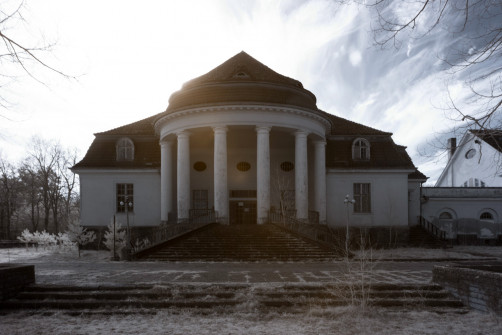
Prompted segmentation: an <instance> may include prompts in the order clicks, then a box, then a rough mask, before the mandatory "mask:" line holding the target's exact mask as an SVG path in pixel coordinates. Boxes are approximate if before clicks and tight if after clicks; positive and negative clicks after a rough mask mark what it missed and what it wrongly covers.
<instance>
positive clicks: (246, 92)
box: [166, 51, 317, 113]
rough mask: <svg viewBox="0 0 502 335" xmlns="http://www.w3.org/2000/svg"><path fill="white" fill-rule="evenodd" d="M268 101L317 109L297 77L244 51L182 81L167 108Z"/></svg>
mask: <svg viewBox="0 0 502 335" xmlns="http://www.w3.org/2000/svg"><path fill="white" fill-rule="evenodd" d="M235 103H251V104H252V103H266V104H267V103H268V104H280V105H289V106H292V107H302V108H308V109H313V110H317V106H316V97H315V95H314V94H312V93H311V92H310V91H308V90H306V89H304V88H303V85H302V83H301V82H299V81H298V80H295V79H292V78H289V77H286V76H283V75H281V74H279V73H277V72H275V71H273V70H272V69H270V68H268V67H267V66H265V65H264V64H262V63H260V62H259V61H257V60H256V59H254V58H253V57H251V56H249V55H248V54H247V53H245V52H244V51H242V52H240V53H238V54H237V55H235V56H234V57H232V58H230V59H229V60H227V61H226V62H224V63H223V64H221V65H220V66H218V67H216V68H214V69H213V70H211V71H210V72H208V73H206V74H204V75H202V76H200V77H197V78H195V79H192V80H190V81H188V82H187V83H185V84H184V85H183V87H182V88H181V90H179V91H177V92H175V93H173V94H172V95H171V97H170V98H169V107H168V108H167V110H166V112H167V113H171V112H174V111H176V110H179V109H185V108H191V107H195V106H199V105H213V104H217V105H220V104H235Z"/></svg>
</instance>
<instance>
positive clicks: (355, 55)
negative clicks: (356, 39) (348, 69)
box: [349, 51, 363, 66]
mask: <svg viewBox="0 0 502 335" xmlns="http://www.w3.org/2000/svg"><path fill="white" fill-rule="evenodd" d="M349 59H350V64H352V66H357V65H359V63H361V60H362V59H363V57H362V56H361V53H360V52H359V51H352V52H351V53H350V55H349Z"/></svg>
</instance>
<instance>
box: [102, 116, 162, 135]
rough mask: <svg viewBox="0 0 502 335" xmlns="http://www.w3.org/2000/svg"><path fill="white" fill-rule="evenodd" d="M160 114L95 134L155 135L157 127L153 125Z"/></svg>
mask: <svg viewBox="0 0 502 335" xmlns="http://www.w3.org/2000/svg"><path fill="white" fill-rule="evenodd" d="M160 114H162V113H160ZM160 114H156V115H153V116H150V117H147V118H146V119H143V120H140V121H136V122H133V123H130V124H126V125H125V126H121V127H118V128H114V129H111V130H107V131H104V132H101V133H96V134H95V135H124V136H132V135H155V129H154V127H153V123H154V121H155V119H156V118H157V116H159V115H160Z"/></svg>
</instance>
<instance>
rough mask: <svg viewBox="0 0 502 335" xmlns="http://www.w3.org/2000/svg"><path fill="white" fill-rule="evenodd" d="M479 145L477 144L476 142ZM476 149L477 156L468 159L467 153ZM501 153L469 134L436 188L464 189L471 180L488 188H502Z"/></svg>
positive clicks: (462, 141) (461, 143)
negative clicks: (477, 180) (474, 179)
mask: <svg viewBox="0 0 502 335" xmlns="http://www.w3.org/2000/svg"><path fill="white" fill-rule="evenodd" d="M476 139H477V140H478V141H479V143H476V142H475V140H476ZM471 149H474V150H476V155H475V156H474V157H472V158H470V159H467V158H466V156H465V155H466V153H467V151H469V150H471ZM501 159H502V157H501V155H500V152H498V151H497V150H495V149H494V148H493V147H492V146H491V145H489V144H487V143H486V142H484V141H481V140H479V139H478V138H477V137H476V136H474V135H472V134H471V133H467V134H466V135H465V136H464V137H463V138H462V140H461V141H460V144H459V146H458V147H457V149H456V151H455V154H454V155H453V157H452V158H451V161H450V162H448V164H447V166H446V167H445V170H444V171H443V173H442V174H441V176H440V178H439V179H438V181H437V183H436V187H462V186H463V185H464V182H465V181H468V180H469V179H470V178H477V179H479V180H482V181H484V182H485V183H486V187H502V177H500V176H499V175H500V174H501V173H502V171H501V163H502V162H501V161H500V160H501Z"/></svg>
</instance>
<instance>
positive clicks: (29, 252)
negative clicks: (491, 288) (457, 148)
mask: <svg viewBox="0 0 502 335" xmlns="http://www.w3.org/2000/svg"><path fill="white" fill-rule="evenodd" d="M365 252H366V253H368V252H369V251H368V250H365ZM355 254H356V257H357V255H358V251H355ZM485 257H494V258H499V259H502V247H500V246H497V247H492V246H454V247H452V248H446V249H426V248H395V249H376V250H371V258H372V259H373V260H380V259H381V260H392V259H395V260H400V259H430V260H434V259H473V260H474V259H481V258H485ZM47 261H51V262H67V261H72V262H83V263H86V262H108V261H111V260H110V252H109V251H107V250H101V251H94V250H85V251H82V254H81V257H80V258H79V257H78V250H77V249H76V248H64V249H60V248H50V247H49V248H45V249H44V248H42V247H40V248H38V249H35V248H33V247H29V248H10V249H0V263H15V262H22V263H26V262H30V263H39V262H47Z"/></svg>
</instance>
